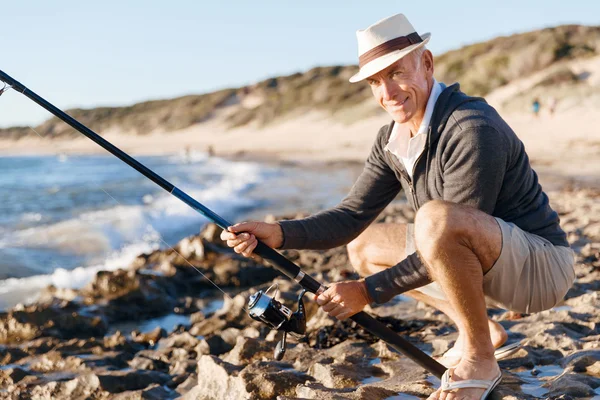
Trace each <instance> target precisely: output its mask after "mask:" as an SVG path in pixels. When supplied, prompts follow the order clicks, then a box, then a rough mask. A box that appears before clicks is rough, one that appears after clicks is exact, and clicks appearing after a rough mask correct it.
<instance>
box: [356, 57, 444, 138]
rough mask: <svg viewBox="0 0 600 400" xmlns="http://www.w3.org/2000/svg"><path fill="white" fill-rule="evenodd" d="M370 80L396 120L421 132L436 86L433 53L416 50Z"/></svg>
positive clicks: (379, 100)
mask: <svg viewBox="0 0 600 400" xmlns="http://www.w3.org/2000/svg"><path fill="white" fill-rule="evenodd" d="M366 81H367V83H368V84H369V86H371V91H372V92H373V96H375V99H376V100H377V102H378V103H379V105H380V106H381V107H383V109H384V110H385V111H387V113H388V114H390V116H391V117H392V119H393V120H394V121H396V122H397V123H398V124H405V123H408V122H410V123H411V125H413V126H415V127H416V129H418V127H419V125H420V124H421V120H422V119H423V115H424V114H425V107H426V106H427V100H428V99H429V94H430V93H431V88H432V86H433V56H432V54H431V52H430V51H429V50H424V51H419V50H415V51H414V52H412V53H410V54H408V55H407V56H405V57H403V58H401V59H400V60H399V61H397V62H395V63H394V64H392V65H390V66H389V67H387V68H386V69H384V70H382V71H380V72H378V73H377V74H374V75H371V76H370V77H368V78H367V79H366ZM415 131H416V130H415Z"/></svg>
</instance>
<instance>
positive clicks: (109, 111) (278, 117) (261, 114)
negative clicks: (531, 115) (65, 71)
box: [0, 25, 600, 139]
mask: <svg viewBox="0 0 600 400" xmlns="http://www.w3.org/2000/svg"><path fill="white" fill-rule="evenodd" d="M599 55H600V27H591V26H579V25H564V26H559V27H554V28H547V29H542V30H537V31H532V32H527V33H522V34H515V35H512V36H507V37H498V38H495V39H493V40H490V41H487V42H482V43H477V44H472V45H469V46H465V47H462V48H460V49H457V50H452V51H449V52H447V53H444V54H441V55H439V56H437V57H436V60H435V68H436V70H435V76H436V78H437V79H438V80H440V81H442V82H446V83H453V82H456V81H458V82H460V83H461V86H462V89H463V90H464V91H465V92H467V93H468V94H471V95H488V94H490V93H491V92H493V91H495V90H496V91H498V90H500V89H501V88H502V87H506V86H507V85H508V84H509V83H511V82H513V81H516V80H523V78H527V77H532V76H536V77H537V78H536V80H535V82H534V84H533V86H526V87H523V88H522V90H521V91H516V92H515V91H514V90H512V92H511V97H510V102H509V103H507V102H506V99H507V98H506V97H505V98H502V96H500V97H498V96H497V98H496V100H497V101H499V103H497V104H498V105H499V106H502V107H508V108H509V109H511V110H512V111H518V110H523V109H525V107H526V106H527V105H528V104H529V103H530V101H531V98H532V96H535V95H539V94H543V95H547V94H548V91H556V90H557V88H558V89H560V91H558V92H556V95H557V96H560V97H561V98H563V99H564V98H568V97H570V96H572V95H573V96H574V99H571V102H570V103H569V102H566V103H564V104H571V106H576V105H577V104H579V103H581V102H582V101H584V100H585V99H586V98H588V97H589V96H595V95H596V93H598V85H597V82H596V84H593V85H590V84H589V82H587V81H588V80H589V78H590V73H589V71H587V70H585V69H582V68H577V65H579V64H581V63H585V62H586V60H591V59H593V58H594V57H596V56H599ZM576 63H579V64H577V65H575V64H576ZM574 66H575V67H574ZM356 70H357V66H355V65H351V66H329V67H317V68H313V69H311V70H309V71H306V72H303V73H296V74H293V75H289V76H281V77H275V78H270V79H267V80H265V81H262V82H258V83H256V84H254V85H251V86H245V87H241V88H231V89H225V90H220V91H217V92H212V93H206V94H201V95H190V96H184V97H179V98H175V99H169V100H156V101H147V102H142V103H138V104H134V105H132V106H128V107H101V108H94V109H87V110H85V109H72V110H68V111H67V112H68V113H69V114H70V115H72V116H73V117H75V118H76V119H78V120H79V121H81V122H82V123H84V124H85V125H87V126H89V127H91V128H92V129H93V130H95V131H97V132H101V133H103V134H104V133H108V132H119V133H123V134H133V135H147V134H150V133H154V132H163V133H164V132H174V131H178V130H181V129H184V128H189V127H191V126H194V125H200V124H203V123H205V122H207V121H210V120H212V121H213V122H215V120H217V121H218V122H219V125H220V126H222V127H224V129H226V130H227V129H233V128H238V127H244V126H252V127H253V128H262V127H265V126H267V125H271V124H273V123H275V122H284V121H285V120H287V119H290V118H294V117H298V116H301V115H304V114H306V113H307V111H318V112H324V113H326V114H327V115H330V116H331V117H332V119H333V120H336V121H338V122H341V123H343V124H351V123H354V122H356V121H358V120H360V119H362V118H365V117H370V116H374V115H377V113H380V111H379V110H378V108H377V106H376V105H375V104H374V103H373V102H370V101H366V100H368V99H369V98H370V96H371V94H370V90H369V88H368V86H367V85H366V84H365V83H359V84H350V83H348V78H349V77H350V76H351V75H352V74H354V73H355V72H356ZM596 76H597V75H596ZM515 100H517V101H515ZM35 130H36V131H37V132H39V134H40V135H42V136H44V137H51V138H61V137H62V138H68V137H71V136H76V135H78V134H77V133H76V132H74V130H73V129H71V128H70V127H69V126H67V125H66V124H64V123H62V122H61V121H59V120H58V119H56V118H52V119H50V120H48V121H46V122H44V123H42V124H41V125H39V126H37V127H35ZM32 135H35V133H33V132H32V131H31V130H30V129H29V128H26V127H14V128H8V129H0V138H4V139H19V138H22V137H25V136H32Z"/></svg>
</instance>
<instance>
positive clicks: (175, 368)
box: [169, 360, 196, 375]
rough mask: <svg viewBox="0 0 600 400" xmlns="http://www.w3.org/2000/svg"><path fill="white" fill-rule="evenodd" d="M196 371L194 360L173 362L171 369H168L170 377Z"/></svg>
mask: <svg viewBox="0 0 600 400" xmlns="http://www.w3.org/2000/svg"><path fill="white" fill-rule="evenodd" d="M195 371H196V361H195V360H179V361H175V363H174V364H171V368H169V374H170V375H183V374H187V373H191V372H195Z"/></svg>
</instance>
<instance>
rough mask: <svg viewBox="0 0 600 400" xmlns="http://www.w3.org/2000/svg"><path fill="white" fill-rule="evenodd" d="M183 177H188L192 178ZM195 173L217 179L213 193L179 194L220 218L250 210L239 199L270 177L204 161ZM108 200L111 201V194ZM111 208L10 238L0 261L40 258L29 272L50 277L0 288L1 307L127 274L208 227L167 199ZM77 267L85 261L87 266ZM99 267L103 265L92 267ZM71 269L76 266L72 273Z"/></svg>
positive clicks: (202, 189) (149, 197)
mask: <svg viewBox="0 0 600 400" xmlns="http://www.w3.org/2000/svg"><path fill="white" fill-rule="evenodd" d="M186 172H187V173H188V174H189V173H190V170H189V169H188V170H186ZM192 172H194V173H196V174H197V176H199V177H202V176H203V174H204V175H207V176H208V175H209V174H213V175H215V174H216V175H217V176H218V177H219V179H218V181H217V182H214V183H213V184H211V185H210V186H202V182H198V181H196V183H193V181H191V183H187V182H186V183H184V184H183V185H182V186H180V189H181V190H184V191H186V193H188V194H189V195H190V196H192V197H193V198H195V199H197V200H198V201H200V202H201V203H203V204H204V205H205V206H207V207H209V208H211V209H213V210H214V211H215V212H217V213H218V214H221V215H222V216H223V217H225V218H227V217H232V216H235V215H237V214H238V211H239V210H241V209H245V208H249V207H252V206H253V205H254V203H255V200H253V199H249V198H247V197H245V196H244V193H245V192H246V191H247V190H249V189H250V188H252V187H253V186H255V185H256V184H258V183H260V182H262V181H263V180H264V179H265V176H267V175H268V174H269V171H268V170H267V169H265V168H263V167H262V166H260V165H258V164H254V163H232V162H229V161H227V160H222V159H218V158H214V159H213V158H211V159H207V160H206V162H204V163H201V164H199V166H198V171H192ZM109 195H111V197H112V194H110V192H109ZM115 200H116V201H118V199H115ZM116 201H115V206H114V207H109V208H105V209H99V210H89V211H85V212H81V213H80V214H79V215H76V216H74V217H73V218H70V219H67V220H63V221H60V222H55V223H50V224H45V225H37V226H29V227H27V228H25V229H21V230H17V231H13V232H7V234H6V235H4V237H3V239H2V241H1V242H2V243H0V254H1V252H2V248H3V247H4V248H6V251H8V250H10V248H17V249H20V250H21V251H23V250H26V251H27V252H28V253H29V252H36V251H37V252H39V254H43V255H41V256H40V257H39V258H38V259H36V261H33V259H32V260H31V262H35V263H36V264H38V263H39V264H40V265H35V266H32V268H31V270H32V271H38V273H39V272H42V273H43V271H47V273H46V274H41V275H34V276H29V277H24V278H8V279H5V280H4V281H0V307H1V308H5V307H7V306H11V305H14V304H16V303H17V302H23V301H29V300H31V299H32V298H34V297H36V295H37V292H39V290H40V289H42V288H43V287H46V286H47V285H50V284H52V285H54V286H57V287H60V288H75V287H81V286H83V285H85V284H86V283H87V282H89V281H90V280H91V279H92V277H93V276H94V275H95V274H96V272H97V271H99V270H101V269H113V268H124V267H126V266H127V265H129V263H130V262H131V260H133V259H134V258H135V257H136V256H137V255H139V254H141V253H143V252H147V251H152V250H153V249H156V248H160V247H165V242H167V243H170V244H175V242H176V241H177V240H179V239H181V238H183V237H185V236H188V235H190V234H193V233H195V232H198V231H199V230H200V229H201V227H202V225H204V224H205V223H206V219H205V218H204V217H203V216H202V215H200V214H199V213H197V212H196V211H195V210H193V209H191V208H190V207H189V206H187V205H186V204H185V203H183V202H181V201H180V200H179V199H177V198H175V197H174V196H171V195H169V194H167V193H166V192H154V193H148V194H146V195H143V201H141V202H140V203H141V204H138V205H124V204H117V203H116ZM40 215H41V213H40ZM21 218H29V219H33V220H34V221H35V219H36V218H38V217H37V215H35V214H30V215H26V216H25V215H23V216H21ZM53 254H54V255H55V256H53ZM70 255H72V257H71V256H70ZM82 257H83V258H82ZM82 259H83V260H88V261H87V263H88V264H87V265H86V262H85V261H84V262H82V261H81V260H82ZM99 259H101V260H106V261H100V262H99V261H93V260H99ZM72 260H73V261H72ZM70 262H72V263H73V264H71V265H69V263H70ZM92 264H93V265H92ZM33 267H35V268H33Z"/></svg>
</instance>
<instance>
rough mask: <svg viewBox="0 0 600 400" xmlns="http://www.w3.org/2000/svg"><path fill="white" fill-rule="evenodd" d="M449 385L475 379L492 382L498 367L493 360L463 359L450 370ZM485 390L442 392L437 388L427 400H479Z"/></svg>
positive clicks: (496, 375)
mask: <svg viewBox="0 0 600 400" xmlns="http://www.w3.org/2000/svg"><path fill="white" fill-rule="evenodd" d="M450 371H451V376H450V383H452V382H460V381H463V380H467V379H476V380H484V381H493V380H495V379H496V378H497V377H498V375H499V374H500V367H499V366H498V362H497V361H496V359H495V358H492V359H477V360H475V359H467V358H466V357H464V358H463V359H462V360H461V361H460V362H459V363H458V365H457V366H456V367H455V368H454V369H451V370H450ZM485 390H486V389H482V388H461V389H452V390H442V388H439V389H438V390H437V391H435V392H434V393H433V394H431V396H429V397H428V398H427V399H428V400H458V399H464V400H467V399H468V400H470V399H476V400H478V399H481V396H482V395H483V393H484V392H485Z"/></svg>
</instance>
